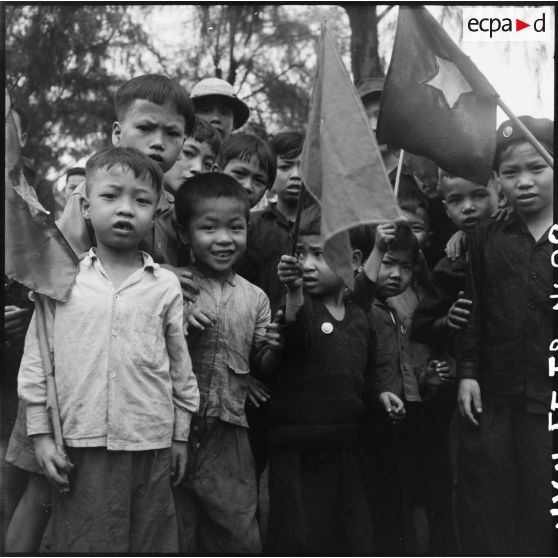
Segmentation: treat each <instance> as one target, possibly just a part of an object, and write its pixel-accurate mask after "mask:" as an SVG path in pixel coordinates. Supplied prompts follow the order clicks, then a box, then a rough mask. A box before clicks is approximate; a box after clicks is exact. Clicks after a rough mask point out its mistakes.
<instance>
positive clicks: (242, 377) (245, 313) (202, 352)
mask: <svg viewBox="0 0 558 558" xmlns="http://www.w3.org/2000/svg"><path fill="white" fill-rule="evenodd" d="M191 271H192V273H193V274H194V276H195V278H196V279H197V283H198V285H199V287H200V294H199V295H198V299H197V301H196V303H195V304H196V305H197V306H198V307H199V308H200V309H201V310H203V311H204V312H205V313H206V315H208V316H209V317H211V318H212V319H213V320H214V325H213V326H210V327H206V328H205V330H204V331H200V330H198V329H195V328H192V329H190V330H189V332H188V348H189V349H190V354H191V356H192V362H193V366H194V372H195V374H196V377H197V379H198V386H199V389H200V410H199V415H200V416H205V417H217V418H219V419H221V420H222V421H224V422H229V423H231V424H235V425H237V426H243V427H247V426H248V423H247V422H246V416H245V413H244V405H245V403H246V383H247V381H248V374H249V372H250V360H251V356H253V355H255V353H256V352H258V351H259V350H260V349H261V348H262V347H263V346H264V341H265V334H266V326H267V325H268V324H269V322H270V318H271V310H270V308H269V299H268V298H267V296H266V294H265V293H264V292H263V291H262V290H261V289H260V288H259V287H256V286H255V285H252V283H250V282H248V281H247V280H246V279H244V278H243V277H241V276H240V275H238V274H237V273H231V274H230V275H229V277H228V278H227V279H224V280H222V279H215V278H212V277H207V276H205V275H203V274H202V273H201V272H200V271H199V270H198V269H196V268H191ZM191 309H192V305H191V304H190V303H186V304H185V310H184V314H185V318H186V316H187V314H188V312H189V311H191Z"/></svg>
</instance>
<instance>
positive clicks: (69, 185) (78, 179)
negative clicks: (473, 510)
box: [64, 174, 85, 203]
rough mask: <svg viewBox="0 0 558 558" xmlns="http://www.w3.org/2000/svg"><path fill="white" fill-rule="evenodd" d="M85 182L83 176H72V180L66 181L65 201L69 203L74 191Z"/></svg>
mask: <svg viewBox="0 0 558 558" xmlns="http://www.w3.org/2000/svg"><path fill="white" fill-rule="evenodd" d="M84 180H85V176H83V175H81V174H72V176H70V178H68V180H67V181H66V186H64V201H65V202H66V203H68V200H69V199H70V198H71V196H72V194H73V193H74V190H75V189H76V188H77V187H78V186H79V185H80V184H81V183H82V182H83V181H84Z"/></svg>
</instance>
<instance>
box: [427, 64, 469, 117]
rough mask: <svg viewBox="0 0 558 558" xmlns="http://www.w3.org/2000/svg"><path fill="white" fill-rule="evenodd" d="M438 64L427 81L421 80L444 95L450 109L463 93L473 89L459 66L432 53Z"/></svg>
mask: <svg viewBox="0 0 558 558" xmlns="http://www.w3.org/2000/svg"><path fill="white" fill-rule="evenodd" d="M434 56H435V58H436V63H437V64H438V72H437V73H436V75H435V76H434V77H432V78H430V79H429V80H428V81H425V82H423V83H424V84H425V85H430V86H431V87H434V88H435V89H438V90H439V91H440V92H441V93H442V96H443V97H444V99H445V101H446V103H447V104H448V106H449V108H450V109H453V108H454V107H455V105H456V104H457V101H459V97H461V95H463V94H464V93H469V92H471V91H473V88H472V87H471V86H470V85H469V83H468V82H467V80H466V79H465V78H464V77H463V74H462V73H461V72H460V71H459V68H458V67H457V66H456V65H455V64H454V63H453V62H450V61H449V60H446V59H444V58H440V57H439V56H436V55H434Z"/></svg>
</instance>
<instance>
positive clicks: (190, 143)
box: [164, 117, 221, 193]
mask: <svg viewBox="0 0 558 558" xmlns="http://www.w3.org/2000/svg"><path fill="white" fill-rule="evenodd" d="M220 149H221V137H220V136H219V134H218V132H217V131H216V130H215V128H214V127H213V126H211V124H208V123H207V122H206V121H205V120H203V119H202V118H198V117H196V125H195V127H194V132H193V133H192V135H191V136H188V137H186V138H185V139H184V145H183V146H182V152H181V153H180V155H179V156H178V160H177V161H176V163H175V164H174V165H173V166H172V167H171V169H170V170H168V171H167V172H166V173H165V179H164V186H165V188H166V189H168V190H170V191H171V192H173V193H176V192H177V191H178V189H179V188H180V186H181V185H182V183H183V182H184V181H185V180H186V179H187V178H190V177H191V176H194V175H195V174H199V173H201V172H210V171H212V170H213V167H214V165H215V160H216V159H217V156H218V155H219V150H220Z"/></svg>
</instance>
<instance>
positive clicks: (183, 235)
mask: <svg viewBox="0 0 558 558" xmlns="http://www.w3.org/2000/svg"><path fill="white" fill-rule="evenodd" d="M176 228H177V232H178V238H180V242H182V244H190V235H189V234H188V230H187V228H186V227H185V226H184V225H182V224H181V223H177V224H176Z"/></svg>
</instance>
